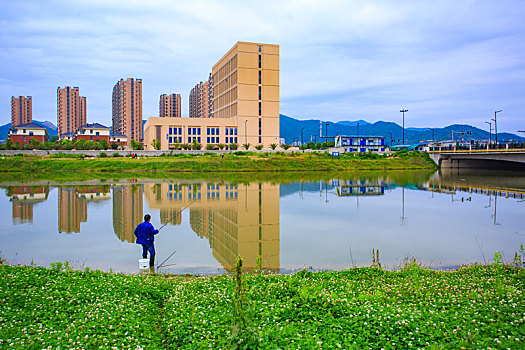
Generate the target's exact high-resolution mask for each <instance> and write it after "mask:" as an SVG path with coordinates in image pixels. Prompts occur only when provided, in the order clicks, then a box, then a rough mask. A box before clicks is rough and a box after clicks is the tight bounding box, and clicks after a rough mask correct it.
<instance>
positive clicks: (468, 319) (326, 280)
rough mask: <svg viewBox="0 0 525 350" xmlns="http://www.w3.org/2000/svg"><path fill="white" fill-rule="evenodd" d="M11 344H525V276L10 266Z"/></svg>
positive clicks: (414, 269)
mask: <svg viewBox="0 0 525 350" xmlns="http://www.w3.org/2000/svg"><path fill="white" fill-rule="evenodd" d="M0 273H1V274H2V278H1V285H0V287H1V288H0V305H1V307H0V348H30V347H31V346H33V347H34V348H35V349H36V348H38V349H40V348H58V347H59V346H60V347H61V348H95V347H96V348H98V347H99V346H102V347H103V348H111V347H115V348H119V349H122V348H132V349H135V348H137V347H140V348H144V349H159V348H162V347H168V348H187V349H195V348H208V347H209V348H214V349H217V348H230V347H232V345H233V347H234V348H235V347H240V348H242V347H247V348H268V349H277V348H282V349H290V348H294V349H313V348H323V349H338V348H343V349H353V348H359V349H361V348H368V347H371V348H391V349H405V348H411V347H413V348H433V349H441V348H443V349H450V348H454V349H459V348H465V349H470V348H493V349H498V348H512V349H515V348H523V347H524V345H525V344H524V339H525V324H524V323H525V305H524V298H523V293H524V291H525V270H524V269H519V268H513V267H510V266H506V265H502V264H495V265H490V266H480V265H474V266H470V267H468V268H461V269H459V270H457V271H452V272H443V271H441V272H440V271H431V270H428V269H422V268H419V267H418V266H417V265H415V264H411V265H407V266H406V267H405V268H404V269H402V270H400V271H383V270H380V269H377V268H355V269H350V270H347V271H341V272H316V273H312V272H307V271H301V272H299V273H296V274H294V275H268V276H264V275H259V274H255V275H244V277H243V278H242V279H241V278H240V275H237V278H235V276H216V277H166V276H138V275H122V274H107V273H102V272H99V271H84V272H79V271H71V270H69V269H67V268H64V267H60V266H59V265H55V266H54V268H51V269H46V268H42V267H25V266H6V265H2V266H0Z"/></svg>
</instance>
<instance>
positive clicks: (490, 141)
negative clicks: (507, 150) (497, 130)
mask: <svg viewBox="0 0 525 350" xmlns="http://www.w3.org/2000/svg"><path fill="white" fill-rule="evenodd" d="M485 123H487V124H488V125H489V145H490V144H491V143H492V123H491V122H485Z"/></svg>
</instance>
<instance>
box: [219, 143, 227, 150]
mask: <svg viewBox="0 0 525 350" xmlns="http://www.w3.org/2000/svg"><path fill="white" fill-rule="evenodd" d="M224 147H226V145H225V144H224V143H219V149H220V150H221V151H222V150H223V149H224Z"/></svg>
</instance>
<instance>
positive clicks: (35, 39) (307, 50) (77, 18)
mask: <svg viewBox="0 0 525 350" xmlns="http://www.w3.org/2000/svg"><path fill="white" fill-rule="evenodd" d="M524 19H525V2H523V1H520V0H515V1H505V0H497V1H471V0H462V1H457V0H451V1H449V0H440V1H403V0H392V1H352V0H346V1H331V0H323V1H309V0H305V1H298V0H292V1H273V0H266V1H263V2H261V1H229V0H224V1H206V0H191V1H160V0H148V1H143V0H116V1H113V0H90V1H53V0H50V1H41V0H36V1H33V0H25V1H21V0H16V1H11V0H2V1H1V2H0V124H5V123H9V122H10V119H11V104H10V99H11V96H18V95H24V96H27V95H29V96H33V119H34V120H40V121H44V120H48V121H51V122H53V123H54V124H56V119H57V116H56V89H57V87H59V86H60V87H63V86H66V85H68V86H78V87H79V88H80V94H81V95H83V96H86V97H87V120H88V122H99V123H102V124H105V125H111V92H112V89H113V86H114V85H115V83H116V82H117V81H118V80H119V79H121V78H124V79H125V78H127V77H134V78H141V79H142V80H143V118H144V119H147V118H148V117H152V116H158V104H159V95H160V94H163V93H180V94H181V96H182V115H183V116H187V115H188V99H189V92H190V90H191V88H192V87H194V86H195V84H197V83H198V82H200V81H204V80H206V79H207V78H208V74H209V73H210V72H211V67H212V66H213V64H215V63H216V62H217V61H218V60H219V59H220V58H221V57H222V55H223V54H225V53H226V52H227V51H228V50H229V49H230V48H231V47H232V46H233V45H234V44H235V43H236V42H237V41H251V42H261V43H271V44H278V45H280V102H281V103H280V112H281V113H282V114H286V115H288V116H291V117H294V118H297V119H321V120H324V121H332V122H337V121H343V120H359V119H363V120H366V121H368V122H376V121H379V120H384V121H393V122H396V123H398V124H401V113H400V112H399V111H400V109H407V110H408V112H407V113H406V114H405V126H406V127H444V126H446V125H449V124H470V125H473V126H476V127H480V128H483V129H488V125H487V124H486V123H485V122H486V121H490V119H491V118H493V117H494V111H495V110H502V112H501V113H498V132H503V131H507V132H512V133H516V131H517V130H525V20H524Z"/></svg>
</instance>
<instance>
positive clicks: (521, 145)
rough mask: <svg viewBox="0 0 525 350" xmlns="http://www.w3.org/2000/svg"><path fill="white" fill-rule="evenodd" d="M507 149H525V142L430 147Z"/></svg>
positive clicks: (457, 149)
mask: <svg viewBox="0 0 525 350" xmlns="http://www.w3.org/2000/svg"><path fill="white" fill-rule="evenodd" d="M487 149H490V150H499V149H500V150H505V149H525V142H509V143H499V144H495V143H494V144H490V145H487V144H480V143H472V144H470V145H468V144H467V145H465V144H461V145H460V144H456V145H449V146H441V147H439V146H436V147H430V151H440V150H441V151H470V150H472V151H474V150H487Z"/></svg>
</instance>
